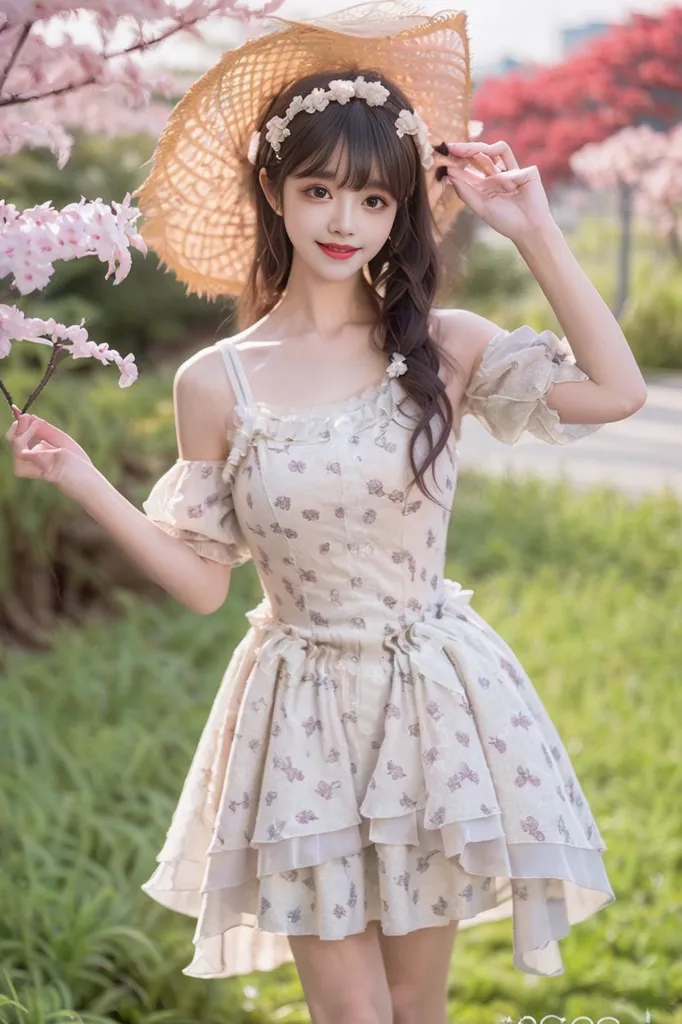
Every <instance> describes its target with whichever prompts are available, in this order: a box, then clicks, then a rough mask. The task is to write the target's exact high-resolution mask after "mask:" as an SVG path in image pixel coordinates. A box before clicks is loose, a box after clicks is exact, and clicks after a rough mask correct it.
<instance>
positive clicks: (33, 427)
mask: <svg viewBox="0 0 682 1024" xmlns="http://www.w3.org/2000/svg"><path fill="white" fill-rule="evenodd" d="M12 412H13V413H14V416H15V421H14V423H13V424H12V426H11V427H10V428H9V430H8V431H7V433H6V434H5V437H6V438H7V440H8V441H9V442H10V444H11V445H12V453H13V456H14V475H15V476H18V477H26V478H29V479H37V480H45V481H47V483H51V484H54V485H55V486H57V487H59V486H61V485H62V484H63V483H64V482H65V477H66V474H67V472H68V468H69V466H71V465H73V462H74V460H76V459H77V460H79V461H81V462H85V463H87V464H89V465H92V459H91V458H90V456H89V455H88V454H87V452H86V451H84V450H83V449H82V448H81V446H80V445H79V444H78V442H77V441H74V439H73V438H72V437H70V436H69V435H68V434H66V433H65V432H64V431H63V430H60V429H59V428H58V427H55V426H53V425H52V424H51V423H48V422H47V421H46V420H43V419H41V418H40V417H39V416H33V415H31V414H29V413H22V412H21V411H20V410H19V409H18V408H17V406H16V405H13V406H12Z"/></svg>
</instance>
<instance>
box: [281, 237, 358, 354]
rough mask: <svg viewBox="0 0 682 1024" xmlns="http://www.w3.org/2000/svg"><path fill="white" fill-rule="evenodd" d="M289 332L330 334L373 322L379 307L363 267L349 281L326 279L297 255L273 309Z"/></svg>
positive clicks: (330, 335) (324, 335)
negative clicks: (372, 299) (283, 290)
mask: <svg viewBox="0 0 682 1024" xmlns="http://www.w3.org/2000/svg"><path fill="white" fill-rule="evenodd" d="M275 316H276V319H277V322H278V324H283V323H284V322H286V327H287V333H289V332H291V333H293V334H296V335H298V336H299V337H300V336H302V335H306V334H307V335H317V336H319V337H320V338H331V337H334V336H336V335H338V334H340V333H341V332H342V331H343V330H344V329H345V328H347V327H352V326H362V325H368V326H371V325H373V324H374V323H375V322H376V318H377V314H376V307H375V306H374V304H373V303H372V301H371V297H370V294H369V289H368V286H367V283H366V282H365V281H364V279H363V276H362V271H359V272H358V273H357V274H355V275H354V276H353V277H351V278H348V279H347V280H346V281H327V280H324V278H322V277H320V276H319V275H318V274H316V273H315V272H314V271H312V270H311V269H310V267H309V266H307V265H301V261H300V260H298V259H297V258H296V254H295V253H294V259H293V263H292V267H291V273H290V275H289V281H288V284H287V288H286V291H285V292H284V295H283V297H282V299H281V301H280V302H279V304H278V305H277V307H276V310H274V311H273V314H272V319H274V318H275Z"/></svg>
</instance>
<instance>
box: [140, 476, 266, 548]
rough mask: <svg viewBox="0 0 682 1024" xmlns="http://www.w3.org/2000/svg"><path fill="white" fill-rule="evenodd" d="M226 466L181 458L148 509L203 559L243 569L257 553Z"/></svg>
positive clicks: (154, 491)
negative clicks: (241, 522)
mask: <svg viewBox="0 0 682 1024" xmlns="http://www.w3.org/2000/svg"><path fill="white" fill-rule="evenodd" d="M224 467H225V462H224V461H223V462H206V461H204V462H198V461H190V460H188V459H178V460H177V461H176V462H175V464H174V465H173V466H171V468H170V469H169V470H168V471H167V472H166V473H164V475H163V476H162V477H161V478H160V479H159V480H157V482H156V483H155V484H154V486H153V488H152V490H151V493H150V494H149V497H148V498H147V499H146V501H143V503H142V509H143V511H144V513H145V515H147V517H148V518H149V519H151V520H153V521H154V522H155V523H156V524H157V526H159V527H161V529H162V530H164V531H165V532H166V533H170V534H171V536H173V537H177V538H178V539H179V540H184V541H185V543H187V544H189V546H190V547H191V548H193V549H194V550H195V551H196V553H197V554H198V555H201V556H202V558H209V559H210V560H211V561H213V562H220V563H221V564H222V565H229V566H235V565H243V564H244V563H245V562H248V561H249V559H250V558H251V552H250V550H249V548H248V545H247V544H246V541H245V540H244V536H243V534H242V531H241V528H240V525H239V522H238V520H237V516H236V513H235V510H234V503H233V500H232V488H231V486H230V485H228V484H226V483H225V482H224V481H223V469H224Z"/></svg>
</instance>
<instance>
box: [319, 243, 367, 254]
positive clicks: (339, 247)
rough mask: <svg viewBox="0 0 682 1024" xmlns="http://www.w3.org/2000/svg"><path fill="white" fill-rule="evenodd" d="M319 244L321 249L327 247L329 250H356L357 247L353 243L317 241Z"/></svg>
mask: <svg viewBox="0 0 682 1024" xmlns="http://www.w3.org/2000/svg"><path fill="white" fill-rule="evenodd" d="M317 244H318V245H319V246H321V247H322V248H323V249H329V250H330V252H357V251H358V250H357V247H356V246H353V245H329V244H327V242H318V243H317Z"/></svg>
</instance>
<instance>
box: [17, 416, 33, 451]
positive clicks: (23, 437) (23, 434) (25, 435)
mask: <svg viewBox="0 0 682 1024" xmlns="http://www.w3.org/2000/svg"><path fill="white" fill-rule="evenodd" d="M36 430H37V425H36V424H35V423H31V424H29V426H28V427H27V428H26V429H24V430H21V429H19V430H18V431H17V432H16V434H15V435H14V449H15V451H21V450H22V448H28V447H29V441H30V440H31V438H33V437H35V433H36Z"/></svg>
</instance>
